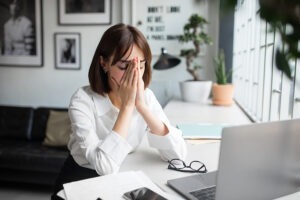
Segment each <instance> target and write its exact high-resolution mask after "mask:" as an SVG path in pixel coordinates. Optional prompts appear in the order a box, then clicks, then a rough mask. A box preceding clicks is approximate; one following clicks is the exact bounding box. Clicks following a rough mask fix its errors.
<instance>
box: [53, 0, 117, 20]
mask: <svg viewBox="0 0 300 200" xmlns="http://www.w3.org/2000/svg"><path fill="white" fill-rule="evenodd" d="M111 4H112V0H89V1H86V0H58V12H59V13H58V24H60V25H98V24H103V25H108V24H111V6H112V5H111Z"/></svg>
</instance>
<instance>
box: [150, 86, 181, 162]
mask: <svg viewBox="0 0 300 200" xmlns="http://www.w3.org/2000/svg"><path fill="white" fill-rule="evenodd" d="M147 93H148V94H147V95H146V99H147V101H148V105H149V106H150V109H151V111H152V112H153V113H154V115H155V116H157V117H158V118H159V119H161V121H162V122H163V123H164V124H165V125H166V126H167V128H168V130H169V132H168V133H167V135H165V136H160V135H155V134H153V133H151V131H150V130H149V129H147V136H148V141H149V145H150V146H151V147H153V148H156V149H158V151H159V153H160V155H161V157H162V159H163V160H171V159H174V158H178V159H182V160H184V159H185V157H186V153H187V150H186V144H185V141H184V139H183V137H182V132H181V130H179V129H177V128H175V127H174V126H172V125H171V124H170V122H169V120H168V118H167V116H166V115H165V113H164V111H163V109H162V107H161V105H160V104H159V102H158V101H157V99H156V97H155V96H154V94H153V92H152V91H151V90H150V89H147Z"/></svg>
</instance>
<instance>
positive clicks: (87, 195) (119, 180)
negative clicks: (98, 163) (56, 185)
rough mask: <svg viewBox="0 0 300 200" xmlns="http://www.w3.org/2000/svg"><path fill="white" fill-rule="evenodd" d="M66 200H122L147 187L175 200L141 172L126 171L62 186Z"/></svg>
mask: <svg viewBox="0 0 300 200" xmlns="http://www.w3.org/2000/svg"><path fill="white" fill-rule="evenodd" d="M63 186H64V192H65V195H66V199H67V200H77V199H78V200H81V199H85V200H96V199H97V198H100V199H103V200H107V199H123V197H122V195H123V194H124V193H125V192H128V191H131V190H133V189H137V188H140V187H148V188H150V189H151V190H153V191H155V192H157V193H158V194H160V195H161V196H163V197H165V198H167V199H176V198H177V197H175V196H173V195H172V196H171V195H170V194H167V193H166V192H164V191H162V190H161V189H160V188H159V187H158V186H157V185H155V184H154V183H153V182H152V181H151V180H150V178H148V177H147V176H146V175H145V174H144V173H143V172H142V171H127V172H120V173H117V174H110V175H105V176H99V177H96V178H89V179H85V180H82V181H76V182H71V183H67V184H64V185H63Z"/></svg>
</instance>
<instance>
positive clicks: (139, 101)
mask: <svg viewBox="0 0 300 200" xmlns="http://www.w3.org/2000/svg"><path fill="white" fill-rule="evenodd" d="M137 75H138V81H137V93H136V99H135V106H136V109H137V110H138V111H139V112H140V111H141V110H142V109H144V108H145V106H146V103H145V95H144V92H145V85H144V80H143V74H142V72H141V67H140V60H139V59H138V58H137Z"/></svg>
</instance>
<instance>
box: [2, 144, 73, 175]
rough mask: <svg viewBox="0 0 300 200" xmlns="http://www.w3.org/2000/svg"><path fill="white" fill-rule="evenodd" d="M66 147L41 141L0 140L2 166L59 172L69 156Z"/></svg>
mask: <svg viewBox="0 0 300 200" xmlns="http://www.w3.org/2000/svg"><path fill="white" fill-rule="evenodd" d="M68 154H69V153H68V151H67V150H66V149H59V148H53V147H47V146H44V145H42V144H41V142H37V141H33V142H28V141H11V140H1V141H0V168H7V169H18V170H28V171H40V172H59V171H60V169H61V167H62V165H63V163H64V161H65V159H66V158H67V156H68Z"/></svg>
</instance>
